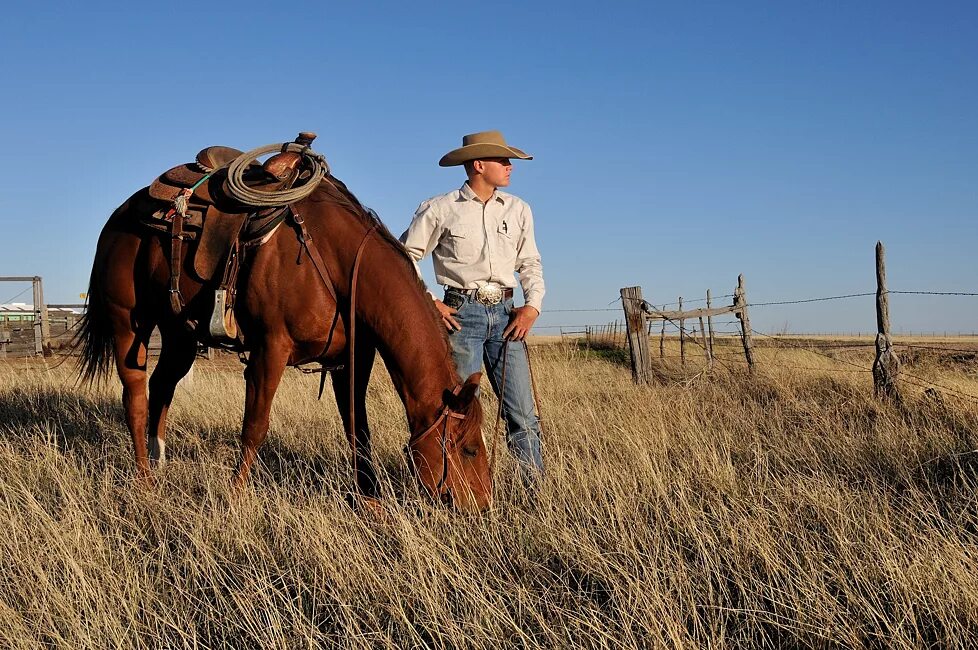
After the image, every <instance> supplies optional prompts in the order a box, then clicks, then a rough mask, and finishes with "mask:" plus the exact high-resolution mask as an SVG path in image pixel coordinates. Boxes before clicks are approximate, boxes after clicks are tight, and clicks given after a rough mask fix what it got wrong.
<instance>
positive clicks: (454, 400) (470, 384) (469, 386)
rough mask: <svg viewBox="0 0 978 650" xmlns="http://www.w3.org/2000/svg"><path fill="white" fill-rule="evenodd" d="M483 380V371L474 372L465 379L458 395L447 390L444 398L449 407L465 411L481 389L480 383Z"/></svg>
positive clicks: (460, 411)
mask: <svg viewBox="0 0 978 650" xmlns="http://www.w3.org/2000/svg"><path fill="white" fill-rule="evenodd" d="M481 381H482V373H481V372H473V373H472V374H471V375H469V378H468V379H466V380H465V383H464V384H462V388H461V389H460V390H459V391H458V395H456V394H455V393H452V392H451V391H447V390H446V391H445V394H444V400H445V404H446V405H448V408H450V409H452V410H453V411H455V412H456V413H464V412H465V411H466V410H467V409H468V407H469V404H471V403H472V400H473V399H475V395H476V393H477V392H478V390H479V383H480V382H481Z"/></svg>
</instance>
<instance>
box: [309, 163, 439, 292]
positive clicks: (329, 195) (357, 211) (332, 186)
mask: <svg viewBox="0 0 978 650" xmlns="http://www.w3.org/2000/svg"><path fill="white" fill-rule="evenodd" d="M316 194H319V195H320V196H318V197H317V199H318V200H321V201H322V200H325V201H327V202H329V203H333V204H335V205H338V206H340V207H342V208H345V209H346V210H348V211H349V212H350V213H351V214H353V216H355V217H356V218H357V219H359V220H360V222H361V223H363V225H365V226H367V227H371V226H377V229H376V232H377V234H379V235H380V237H381V239H383V240H384V241H386V242H387V243H388V244H389V245H390V246H391V248H393V249H394V251H395V252H397V253H398V254H399V255H400V256H401V257H402V258H403V259H404V261H405V262H407V264H408V265H409V266H410V267H411V272H412V273H414V275H415V276H417V273H416V272H415V271H414V260H412V259H411V256H410V255H408V252H407V250H406V249H405V248H404V245H403V244H402V243H401V242H400V241H399V240H398V239H397V237H395V236H394V235H393V234H392V233H391V231H390V230H388V228H387V226H386V225H385V224H384V222H383V221H381V220H380V217H378V216H377V214H376V213H375V212H373V211H368V210H367V208H365V207H364V205H363V204H362V203H360V200H359V199H358V198H357V197H356V196H354V194H353V192H351V191H350V189H349V188H348V187H347V186H346V184H345V183H344V182H343V181H341V180H340V179H338V178H336V177H335V176H333V175H332V174H327V175H326V178H324V179H323V181H322V182H321V183H320V184H319V187H318V188H317V189H316ZM418 281H419V283H420V284H421V287H422V288H424V289H425V291H427V287H425V284H424V282H422V281H421V278H418Z"/></svg>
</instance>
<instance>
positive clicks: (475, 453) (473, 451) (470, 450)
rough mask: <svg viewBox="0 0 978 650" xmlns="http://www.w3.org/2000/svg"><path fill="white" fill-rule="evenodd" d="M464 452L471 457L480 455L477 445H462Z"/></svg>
mask: <svg viewBox="0 0 978 650" xmlns="http://www.w3.org/2000/svg"><path fill="white" fill-rule="evenodd" d="M462 453H463V454H465V455H466V456H468V457H469V458H475V457H476V456H478V455H479V450H478V449H477V448H476V447H468V446H466V447H462Z"/></svg>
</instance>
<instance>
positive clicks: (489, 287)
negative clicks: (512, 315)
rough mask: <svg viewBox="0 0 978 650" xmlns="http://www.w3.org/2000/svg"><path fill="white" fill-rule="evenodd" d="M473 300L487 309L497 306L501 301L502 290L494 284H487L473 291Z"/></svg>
mask: <svg viewBox="0 0 978 650" xmlns="http://www.w3.org/2000/svg"><path fill="white" fill-rule="evenodd" d="M475 299H476V301H477V302H480V303H482V304H483V305H486V306H487V307H489V306H492V305H496V304H499V303H500V302H501V301H502V299H503V288H502V287H501V286H499V285H498V284H496V283H495V282H488V283H486V284H484V285H482V286H481V287H479V288H478V289H476V290H475Z"/></svg>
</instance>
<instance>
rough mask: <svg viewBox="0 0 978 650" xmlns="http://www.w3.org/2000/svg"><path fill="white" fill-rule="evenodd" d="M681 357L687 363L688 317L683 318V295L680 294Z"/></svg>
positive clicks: (684, 363)
mask: <svg viewBox="0 0 978 650" xmlns="http://www.w3.org/2000/svg"><path fill="white" fill-rule="evenodd" d="M679 359H680V361H681V362H682V364H683V365H684V366H685V365H686V319H685V318H683V297H682V296H679Z"/></svg>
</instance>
